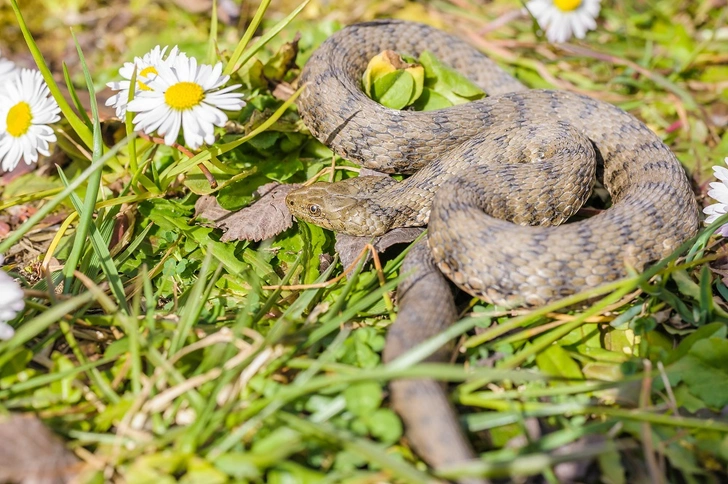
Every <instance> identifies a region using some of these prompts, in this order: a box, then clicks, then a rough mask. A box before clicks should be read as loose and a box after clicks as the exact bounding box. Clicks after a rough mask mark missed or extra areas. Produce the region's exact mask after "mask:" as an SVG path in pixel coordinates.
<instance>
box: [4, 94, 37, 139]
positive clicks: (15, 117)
mask: <svg viewBox="0 0 728 484" xmlns="http://www.w3.org/2000/svg"><path fill="white" fill-rule="evenodd" d="M32 121H33V113H31V112H30V104H28V103H26V102H25V101H20V102H19V103H18V104H16V105H15V106H13V107H12V108H10V111H8V117H7V119H6V122H7V125H8V134H10V135H11V136H14V137H16V138H20V137H21V136H23V135H24V134H25V133H27V132H28V129H29V128H30V124H31V122H32Z"/></svg>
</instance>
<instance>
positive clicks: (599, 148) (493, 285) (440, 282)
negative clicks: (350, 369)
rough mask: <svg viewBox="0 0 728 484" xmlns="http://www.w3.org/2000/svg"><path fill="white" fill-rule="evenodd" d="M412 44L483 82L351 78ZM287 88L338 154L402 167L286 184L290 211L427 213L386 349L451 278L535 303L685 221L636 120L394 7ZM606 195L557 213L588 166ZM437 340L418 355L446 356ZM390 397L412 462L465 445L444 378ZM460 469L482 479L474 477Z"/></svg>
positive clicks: (411, 50)
mask: <svg viewBox="0 0 728 484" xmlns="http://www.w3.org/2000/svg"><path fill="white" fill-rule="evenodd" d="M387 49H388V50H393V51H396V52H398V53H400V54H408V55H411V56H414V57H418V56H419V54H420V53H421V52H422V51H424V50H429V51H431V52H432V53H433V54H434V55H435V56H436V57H437V58H439V59H440V60H441V61H443V62H445V63H446V64H448V65H449V66H450V67H452V68H454V69H456V70H458V71H459V72H461V73H462V74H464V75H465V76H467V77H468V78H469V79H470V80H472V81H473V82H474V83H475V84H477V85H478V86H479V87H481V88H482V89H483V90H484V91H485V92H486V93H487V94H488V97H486V98H484V99H481V100H478V101H474V102H470V103H467V104H463V105H459V106H453V107H450V108H446V109H441V110H437V111H431V112H413V111H406V110H405V111H396V110H391V109H388V108H386V107H384V106H381V105H379V104H378V103H376V102H374V101H372V100H371V99H369V98H368V97H367V96H366V94H365V93H364V92H363V91H362V89H361V77H362V74H363V72H364V70H365V68H366V66H367V63H368V61H369V60H370V59H371V58H372V57H373V56H375V55H376V54H378V53H380V52H381V51H383V50H387ZM301 81H302V82H305V83H306V84H307V88H306V90H305V91H304V93H303V94H302V95H301V97H300V99H299V104H298V106H299V111H300V113H301V116H302V117H303V120H304V122H305V124H306V126H307V127H308V128H309V129H310V131H311V132H312V133H313V134H314V135H315V136H316V137H317V138H318V139H319V140H321V141H322V142H324V143H325V144H327V145H328V146H330V147H331V148H332V149H333V150H334V151H335V152H336V153H337V154H338V155H340V156H342V157H344V158H346V159H349V160H351V161H354V162H356V163H359V164H361V165H362V166H364V167H367V168H370V169H373V170H378V171H381V172H385V173H402V174H412V176H410V177H408V178H406V179H405V180H404V181H402V182H396V181H394V180H393V179H391V178H389V177H371V176H362V177H358V178H353V179H349V180H344V181H341V182H337V183H333V184H329V183H316V184H314V185H311V186H309V187H305V188H302V189H300V190H297V191H294V192H292V193H290V194H289V195H288V197H287V203H288V207H289V209H290V210H291V212H292V213H293V214H294V215H295V216H296V217H297V218H298V219H299V220H305V221H309V222H312V223H314V224H317V225H321V226H323V227H326V228H329V229H332V230H335V231H338V232H343V233H347V234H350V235H359V236H364V235H368V236H374V235H381V234H383V233H385V232H386V231H388V230H390V229H392V228H395V227H406V226H420V225H425V224H428V235H427V240H426V242H421V243H420V244H418V245H417V246H415V247H414V248H413V249H412V250H411V251H410V253H409V254H408V256H407V258H406V260H405V264H404V266H403V269H402V273H403V274H409V275H408V276H407V277H406V278H405V280H404V281H403V282H402V283H401V284H400V286H399V288H398V299H399V302H400V306H399V315H398V318H397V321H396V322H395V323H394V324H393V325H392V327H391V328H390V332H389V334H388V336H387V347H386V349H385V354H384V357H385V360H387V361H390V360H392V359H394V358H396V357H397V356H398V355H399V354H401V353H403V352H405V351H407V349H409V348H411V347H414V346H416V345H417V344H418V343H420V342H422V341H423V340H425V339H427V338H428V337H430V336H432V335H435V334H437V333H439V332H441V331H442V330H443V329H444V328H445V327H447V325H449V324H451V323H452V322H453V321H454V320H455V319H456V314H457V313H456V311H455V306H454V303H453V298H452V294H451V290H450V288H449V284H448V282H447V281H446V279H444V278H443V274H444V275H445V276H446V277H447V279H449V280H450V281H452V282H453V283H454V284H455V285H456V286H458V287H459V288H461V289H462V290H464V291H466V292H468V293H469V294H471V295H473V296H476V297H479V298H481V299H483V300H485V301H488V302H491V303H494V304H499V305H504V306H507V307H514V306H537V305H543V304H545V303H548V302H550V301H553V300H555V299H558V298H561V297H564V296H567V295H570V294H574V293H577V292H580V291H583V290H586V289H589V288H592V287H596V286H599V285H601V284H604V283H606V282H609V281H613V280H615V279H618V278H621V277H624V276H625V275H626V273H627V272H626V271H627V268H628V267H631V268H635V269H637V270H642V269H643V268H644V267H645V266H646V265H647V264H649V263H650V262H654V261H656V260H658V259H660V258H662V257H664V256H666V255H667V254H669V253H670V252H672V251H673V250H674V249H676V248H677V247H678V246H679V245H680V244H681V243H682V242H684V241H685V240H686V239H687V238H689V237H691V236H692V235H694V234H695V233H696V231H697V229H698V224H699V217H698V208H697V204H696V201H695V198H694V196H693V193H692V190H691V187H690V184H689V181H688V179H687V177H686V175H685V173H684V170H683V168H682V166H681V165H680V163H679V161H678V160H677V159H676V157H675V155H674V154H673V153H672V152H671V151H670V149H669V148H667V146H665V144H664V143H662V141H661V140H660V138H659V137H658V136H657V135H656V134H654V133H653V132H652V131H650V129H649V128H648V127H647V126H645V125H644V124H643V123H642V122H640V121H639V120H637V119H636V118H635V117H633V116H632V115H630V114H628V113H626V112H624V111H623V110H621V109H619V108H617V107H615V106H613V105H611V104H608V103H604V102H601V101H598V100H595V99H592V98H590V97H587V96H584V95H580V94H576V93H571V92H567V91H559V90H529V89H527V88H526V87H524V86H523V85H522V84H521V83H520V82H518V81H517V80H516V79H515V78H513V77H512V76H511V75H510V74H508V73H507V72H505V71H504V70H502V69H501V68H500V67H498V66H497V65H496V64H495V63H494V62H493V61H491V60H490V59H488V58H487V57H486V56H484V55H483V54H481V53H480V52H478V51H477V50H476V49H474V48H473V47H471V46H470V45H468V44H467V43H466V42H464V41H462V40H460V39H458V38H457V37H454V36H452V35H449V34H446V33H444V32H442V31H440V30H437V29H434V28H432V27H429V26H426V25H422V24H417V23H412V22H404V21H398V20H382V21H374V22H367V23H361V24H356V25H352V26H350V27H347V28H344V29H343V30H341V31H339V32H337V33H336V34H334V35H333V36H331V37H330V38H329V39H328V40H326V41H325V42H324V43H323V44H322V45H321V46H320V47H319V48H318V49H317V50H316V51H315V52H314V53H313V55H312V56H311V58H310V59H309V61H308V62H307V63H306V66H305V68H304V71H303V73H302V76H301ZM595 179H598V180H599V181H600V182H602V183H603V185H604V187H605V188H606V189H607V190H608V191H609V194H610V196H611V199H612V205H611V207H610V208H608V209H606V210H604V211H603V212H601V213H599V214H598V215H596V216H594V217H591V218H588V219H586V220H581V221H578V222H573V223H567V224H564V225H560V224H561V223H562V222H564V221H566V220H567V219H568V218H569V217H571V216H572V215H573V214H574V213H576V211H578V210H579V208H580V207H581V206H582V204H583V203H584V202H585V200H586V199H587V198H588V197H589V195H590V193H591V190H592V187H593V184H594V180H595ZM448 354H449V353H448V351H447V349H443V350H441V351H440V352H439V353H438V354H436V355H433V356H432V357H431V360H442V359H444V358H447V355H448ZM391 391H392V402H393V406H394V407H395V409H396V410H397V411H398V412H399V413H400V415H401V416H402V418H403V420H404V422H405V426H406V428H407V435H408V437H409V439H410V441H411V443H412V445H413V447H414V448H415V450H417V451H418V452H419V453H420V455H421V456H422V457H423V459H424V460H425V461H427V462H428V463H429V464H430V465H432V466H433V467H435V468H437V467H442V466H446V465H449V464H453V463H457V462H460V461H463V460H467V459H470V458H472V457H473V456H474V454H473V451H472V450H471V448H470V446H469V444H468V442H467V440H466V439H465V437H464V436H463V434H462V432H461V430H460V428H459V425H458V421H457V418H456V416H455V414H454V411H453V409H452V408H451V407H450V405H449V403H448V400H447V396H446V394H445V393H444V390H443V388H442V387H441V386H440V385H439V384H438V383H436V382H434V381H429V380H417V381H415V380H403V381H397V382H393V383H392V385H391ZM461 482H473V483H475V482H482V481H481V480H479V479H477V478H473V479H467V478H466V479H462V480H461Z"/></svg>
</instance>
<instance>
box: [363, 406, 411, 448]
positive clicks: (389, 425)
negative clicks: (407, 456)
mask: <svg viewBox="0 0 728 484" xmlns="http://www.w3.org/2000/svg"><path fill="white" fill-rule="evenodd" d="M367 427H369V432H370V433H371V434H372V435H373V436H374V437H376V438H377V439H379V440H380V441H381V442H383V443H385V444H388V445H391V444H394V443H395V442H397V441H398V440H399V438H400V437H401V436H402V421H401V420H400V419H399V417H398V416H397V414H395V413H394V412H393V411H392V410H391V409H389V408H378V409H377V410H375V411H374V413H372V414H371V416H370V417H369V418H368V419H367Z"/></svg>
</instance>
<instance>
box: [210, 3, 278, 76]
mask: <svg viewBox="0 0 728 484" xmlns="http://www.w3.org/2000/svg"><path fill="white" fill-rule="evenodd" d="M270 1H271V0H263V1H262V2H260V5H258V10H257V11H256V12H255V15H253V19H252V20H251V21H250V25H248V28H247V29H245V33H243V36H242V37H241V39H240V42H238V45H236V46H235V50H234V51H233V54H232V55H231V56H230V60H228V63H227V65H225V69H224V70H223V72H222V73H223V74H224V75H227V76H229V75H231V74H232V73H233V72H235V71H236V70H237V69H236V68H235V65H236V64H237V63H238V60H239V59H240V56H242V55H243V51H245V48H246V47H247V46H248V42H250V39H252V38H253V35H255V32H256V30H258V26H259V25H260V22H261V21H262V20H263V15H265V11H266V10H268V5H270Z"/></svg>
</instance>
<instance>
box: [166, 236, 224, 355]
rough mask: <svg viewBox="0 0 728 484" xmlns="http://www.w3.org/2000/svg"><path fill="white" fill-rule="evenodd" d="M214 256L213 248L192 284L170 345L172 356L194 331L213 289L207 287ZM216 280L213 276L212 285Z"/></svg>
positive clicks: (207, 254) (218, 271) (217, 272)
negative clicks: (207, 296)
mask: <svg viewBox="0 0 728 484" xmlns="http://www.w3.org/2000/svg"><path fill="white" fill-rule="evenodd" d="M212 258H213V257H212V250H208V251H207V253H206V254H205V258H204V259H203V261H202V267H200V272H199V274H198V276H197V280H196V281H195V284H194V285H193V286H192V290H191V291H190V293H189V297H188V298H187V303H186V304H185V305H184V308H183V309H182V314H181V315H180V321H179V324H178V325H177V329H176V330H175V332H174V336H172V342H171V343H170V345H169V355H170V356H173V355H174V354H175V353H177V352H178V351H179V350H180V349H181V348H182V345H183V344H184V342H185V341H186V340H187V337H188V336H189V334H190V332H191V331H192V327H193V326H194V325H195V323H196V322H197V319H198V318H199V317H200V314H201V313H202V309H203V308H204V307H205V301H206V299H207V298H206V297H204V296H205V295H209V291H210V290H211V288H210V289H207V275H208V273H209V272H210V267H211V265H212ZM221 269H222V267H220V266H219V267H218V269H217V271H216V273H215V274H216V275H219V273H220V270H221ZM214 280H215V277H213V281H212V283H211V284H210V286H212V285H214Z"/></svg>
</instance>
